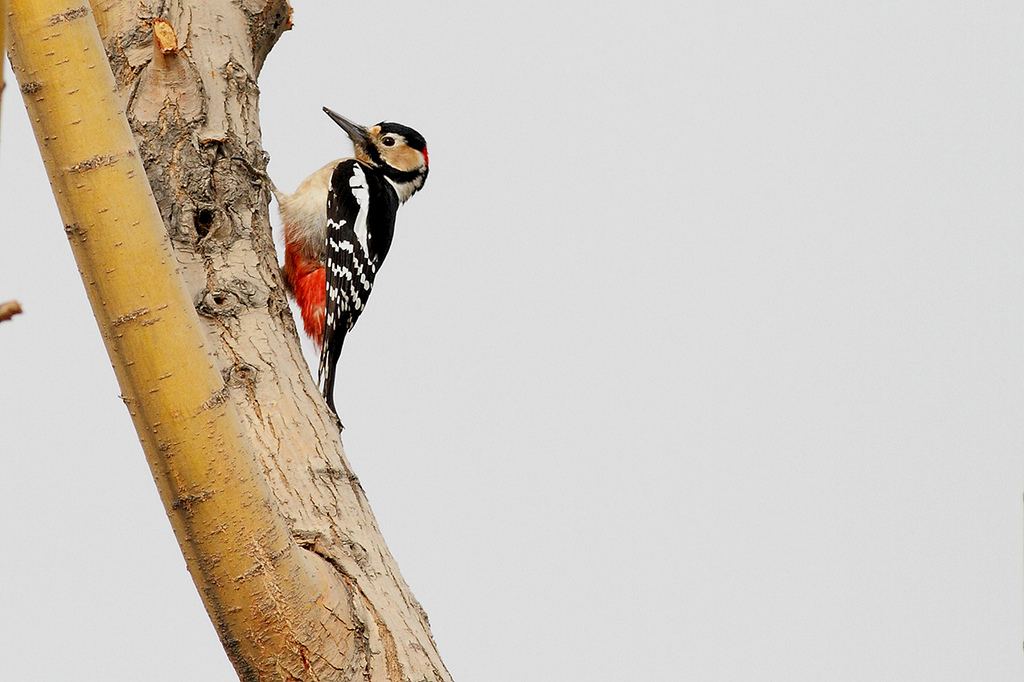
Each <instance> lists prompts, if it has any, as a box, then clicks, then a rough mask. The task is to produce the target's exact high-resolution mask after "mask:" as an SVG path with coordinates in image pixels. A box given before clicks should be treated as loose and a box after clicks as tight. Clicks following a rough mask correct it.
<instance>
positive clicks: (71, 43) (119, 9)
mask: <svg viewBox="0 0 1024 682" xmlns="http://www.w3.org/2000/svg"><path fill="white" fill-rule="evenodd" d="M9 7H10V15H9V18H10V26H9V31H10V37H11V43H12V44H11V51H10V52H11V61H12V65H14V68H15V74H16V76H17V78H18V82H19V85H20V88H21V91H22V93H23V95H24V99H25V102H26V105H27V106H28V108H29V112H30V115H31V118H32V119H33V125H34V126H35V132H36V137H37V140H38V141H39V143H40V150H41V152H42V155H43V159H44V162H45V164H46V166H47V171H48V173H49V175H50V180H51V184H52V186H53V189H54V194H55V196H56V197H57V200H58V205H59V207H60V209H61V215H62V217H63V219H64V221H65V223H66V230H67V233H68V236H69V240H70V241H71V244H72V248H73V250H74V252H75V256H76V259H77V260H78V263H79V267H80V269H81V271H82V275H83V280H84V281H85V283H86V289H87V291H88V293H89V296H90V301H91V302H92V305H93V309H94V311H95V313H96V317H97V322H98V324H99V325H100V328H101V331H102V332H103V335H104V339H105V342H106V344H107V349H108V353H109V354H110V356H111V360H112V362H113V364H114V367H115V371H116V373H117V376H118V380H119V382H120V385H121V387H122V391H123V393H124V397H125V402H126V404H127V405H128V407H129V412H131V414H132V417H133V420H134V422H135V425H136V429H137V430H138V432H139V435H140V440H141V441H142V444H143V446H144V449H145V450H146V453H147V458H148V460H149V462H150V466H151V469H152V471H153V475H154V478H155V479H156V481H157V485H158V488H159V490H160V492H161V497H162V499H163V502H164V504H165V507H166V508H167V512H168V515H169V517H170V518H171V521H172V526H173V527H174V530H175V534H176V536H177V538H178V541H179V544H180V545H181V547H182V551H183V553H184V555H185V558H186V561H187V563H188V567H189V571H190V573H191V574H192V577H193V580H194V581H195V583H196V585H197V587H198V588H199V591H200V593H201V594H202V596H203V600H204V603H205V604H206V608H207V611H208V612H209V614H210V616H211V618H212V619H213V621H214V624H215V625H216V627H217V630H218V632H219V634H220V638H221V641H222V643H223V644H224V647H225V649H226V651H227V652H228V655H229V657H230V658H231V661H232V663H233V664H234V666H235V668H236V670H237V671H238V673H239V677H240V678H241V679H243V680H352V679H356V678H359V679H363V680H371V681H378V680H389V681H392V682H398V681H399V680H417V681H418V680H439V681H444V680H450V676H449V675H448V672H447V671H446V670H445V668H444V665H443V663H442V662H441V659H440V657H439V656H438V654H437V650H436V647H435V645H434V642H433V639H432V637H431V634H430V629H429V625H428V622H427V618H426V614H425V613H424V612H423V609H422V608H421V607H420V605H419V603H418V602H417V601H416V599H415V598H414V597H413V595H412V592H411V591H410V590H409V588H408V586H407V585H406V584H405V581H404V580H403V578H402V576H401V573H400V571H399V569H398V566H397V565H396V563H395V561H394V559H393V558H392V557H391V554H390V552H389V551H388V549H387V546H386V545H385V543H384V540H383V538H382V537H381V535H380V531H379V530H378V528H377V524H376V521H375V520H374V518H373V515H372V513H371V511H370V507H369V504H368V503H367V500H366V497H365V495H364V493H363V490H362V488H361V486H360V485H359V482H358V479H357V478H356V476H355V475H354V474H353V473H352V470H351V468H350V466H349V464H348V461H347V460H346V457H345V454H344V451H343V449H342V445H341V440H340V433H339V430H338V425H337V422H336V421H335V419H334V417H333V415H332V414H331V413H330V412H329V411H328V410H327V409H326V407H325V405H324V403H323V401H322V399H321V398H320V395H319V393H318V391H317V388H316V385H315V383H314V381H313V380H312V377H311V375H310V373H309V370H308V368H307V367H306V364H305V361H304V359H303V357H302V354H301V351H300V348H299V343H298V337H297V334H296V329H295V324H294V322H293V320H292V318H291V314H290V312H289V309H288V306H287V304H286V301H285V298H284V289H283V286H282V282H281V278H280V274H279V270H278V265H277V260H276V255H275V252H274V248H273V242H272V235H271V229H270V223H269V213H268V204H269V197H270V192H269V188H268V184H267V180H266V175H265V172H264V171H265V167H266V154H265V152H264V151H263V149H262V145H261V141H260V132H259V122H258V109H257V103H258V94H259V93H258V89H257V86H256V79H257V77H258V75H259V70H260V67H261V66H262V64H263V61H264V59H266V56H267V54H268V53H269V51H270V49H271V47H272V46H273V45H274V43H275V42H276V40H277V38H278V37H279V36H280V34H281V32H283V31H284V30H286V29H287V28H288V27H289V25H290V8H289V7H288V5H287V3H286V2H285V0H234V1H231V0H208V1H206V2H195V3H189V2H184V1H175V0H170V1H154V2H149V1H147V0H143V1H142V2H141V3H139V2H135V1H133V2H125V1H122V0H105V1H103V0H97V1H96V2H94V3H93V6H92V11H90V8H89V6H88V5H85V4H84V0H79V1H74V0H72V1H70V2H69V1H68V0H9ZM93 13H95V21H94V18H93V17H94V14H93ZM97 28H98V31H97ZM101 36H102V41H103V42H102V44H101V43H100V42H99V41H100V38H101ZM104 53H105V56H106V58H104ZM108 59H109V62H108ZM115 82H116V85H115ZM126 116H127V119H126ZM129 125H130V129H129V127H128V126H129ZM129 133H132V134H134V139H133V138H132V136H131V135H130V134H129ZM143 168H144V171H143ZM147 177H148V180H149V182H148V186H147V183H146V182H145V180H146V178H147ZM150 187H151V188H152V193H150V191H149V188H150Z"/></svg>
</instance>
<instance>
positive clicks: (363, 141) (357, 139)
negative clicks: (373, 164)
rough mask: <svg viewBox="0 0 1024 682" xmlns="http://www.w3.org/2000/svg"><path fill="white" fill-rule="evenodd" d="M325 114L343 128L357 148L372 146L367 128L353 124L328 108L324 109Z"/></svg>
mask: <svg viewBox="0 0 1024 682" xmlns="http://www.w3.org/2000/svg"><path fill="white" fill-rule="evenodd" d="M324 113H325V114H327V115H328V116H330V117H331V120H332V121H334V122H335V123H337V124H338V125H339V126H341V129H342V130H344V131H345V132H346V133H347V134H348V136H349V137H350V138H352V142H353V143H354V144H355V145H356V146H357V147H358V146H362V147H368V146H370V136H369V135H368V134H367V133H366V128H364V127H363V126H361V125H357V124H355V123H353V122H352V121H350V120H348V119H347V118H345V117H344V116H342V115H341V114H337V113H335V112H333V111H331V110H330V109H328V108H327V107H324Z"/></svg>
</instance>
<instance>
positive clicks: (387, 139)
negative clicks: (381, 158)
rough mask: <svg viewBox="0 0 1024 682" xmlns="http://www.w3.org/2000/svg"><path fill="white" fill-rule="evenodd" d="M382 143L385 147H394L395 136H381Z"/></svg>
mask: <svg viewBox="0 0 1024 682" xmlns="http://www.w3.org/2000/svg"><path fill="white" fill-rule="evenodd" d="M380 143H381V144H382V145H384V146H385V147H394V146H395V138H393V137H391V136H390V135H385V136H384V137H382V138H380Z"/></svg>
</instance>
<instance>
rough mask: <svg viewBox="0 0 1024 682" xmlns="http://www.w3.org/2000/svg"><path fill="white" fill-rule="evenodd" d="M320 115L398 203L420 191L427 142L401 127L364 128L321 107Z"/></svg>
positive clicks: (426, 166)
mask: <svg viewBox="0 0 1024 682" xmlns="http://www.w3.org/2000/svg"><path fill="white" fill-rule="evenodd" d="M324 112H325V113H326V114H327V115H328V116H330V117H331V120H333V121H334V122H335V123H337V124H338V125H339V126H341V129H342V130H344V131H345V132H346V133H347V134H348V136H349V137H350V138H352V144H353V145H354V146H355V150H356V153H355V157H356V160H357V161H361V162H362V163H365V164H367V165H368V166H374V167H377V168H380V169H381V171H382V172H383V173H384V177H386V178H387V179H388V180H390V181H391V184H392V185H393V186H394V188H395V191H397V192H398V198H399V199H400V200H401V201H403V202H404V201H405V200H406V199H408V198H409V197H411V196H412V195H413V194H414V193H415V192H416V190H418V189H419V188H421V187H423V183H424V182H425V181H426V179H427V172H428V171H429V170H430V159H429V157H428V156H427V141H426V140H424V139H423V136H422V135H420V134H419V133H418V132H416V131H415V130H413V129H412V128H410V127H409V126H404V125H402V124H401V123H393V122H391V121H381V122H380V123H378V124H377V125H375V126H371V127H364V126H361V125H358V124H356V123H353V122H352V121H350V120H348V119H347V118H345V117H344V116H342V115H340V114H337V113H335V112H333V111H331V110H330V109H328V108H327V107H324Z"/></svg>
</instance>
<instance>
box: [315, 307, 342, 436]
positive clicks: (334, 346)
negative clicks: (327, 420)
mask: <svg viewBox="0 0 1024 682" xmlns="http://www.w3.org/2000/svg"><path fill="white" fill-rule="evenodd" d="M347 332H348V330H347V329H345V328H344V327H343V326H342V327H339V328H338V329H335V330H334V333H333V334H331V333H330V332H328V334H329V335H330V338H326V339H324V347H323V349H322V350H321V351H320V367H319V369H318V370H317V377H318V379H319V380H320V383H321V384H322V389H321V392H322V393H323V395H324V400H326V401H327V407H329V408H331V412H333V413H334V416H338V410H337V409H336V408H335V407H334V379H335V377H336V374H337V371H338V359H339V358H340V357H341V347H342V345H343V344H344V343H345V334H346V333H347Z"/></svg>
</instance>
